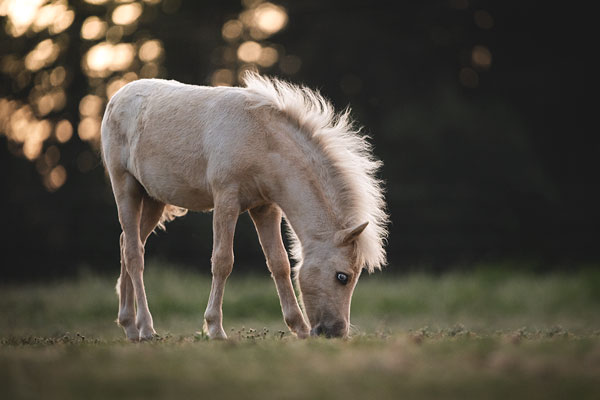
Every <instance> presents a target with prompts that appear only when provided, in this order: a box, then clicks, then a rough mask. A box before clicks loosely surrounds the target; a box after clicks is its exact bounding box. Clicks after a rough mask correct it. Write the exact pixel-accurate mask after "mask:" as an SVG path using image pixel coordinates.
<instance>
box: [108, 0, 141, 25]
mask: <svg viewBox="0 0 600 400" xmlns="http://www.w3.org/2000/svg"><path fill="white" fill-rule="evenodd" d="M140 15H142V5H141V4H139V3H130V4H123V5H120V6H118V7H117V8H115V10H114V11H113V13H112V20H113V22H114V23H115V24H117V25H130V24H133V23H134V22H135V21H137V19H138V18H139V17H140Z"/></svg>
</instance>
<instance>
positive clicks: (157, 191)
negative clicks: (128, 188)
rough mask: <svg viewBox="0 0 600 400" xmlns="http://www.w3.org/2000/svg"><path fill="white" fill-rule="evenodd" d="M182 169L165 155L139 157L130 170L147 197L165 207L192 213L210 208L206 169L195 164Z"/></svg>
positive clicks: (201, 163)
mask: <svg viewBox="0 0 600 400" xmlns="http://www.w3.org/2000/svg"><path fill="white" fill-rule="evenodd" d="M193 164H194V165H191V166H190V165H189V162H188V163H186V164H185V165H183V163H182V161H181V160H177V159H175V158H173V157H169V156H168V154H164V153H163V154H157V155H155V156H153V157H139V158H138V161H137V162H136V163H135V167H134V168H132V169H133V170H134V171H133V173H134V175H135V177H136V179H137V180H138V181H139V182H140V183H141V184H142V186H143V187H144V188H145V189H146V192H148V194H149V195H150V196H151V197H153V198H155V199H157V200H160V201H161V202H163V203H166V204H173V205H175V206H178V207H183V208H187V209H189V210H195V211H207V210H210V209H212V208H213V196H212V193H211V191H210V186H209V185H208V182H207V181H206V165H205V163H204V162H203V160H196V161H195V162H194V163H193Z"/></svg>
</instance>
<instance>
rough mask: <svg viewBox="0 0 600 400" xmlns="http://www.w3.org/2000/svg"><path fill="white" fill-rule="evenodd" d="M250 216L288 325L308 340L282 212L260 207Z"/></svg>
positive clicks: (275, 208)
mask: <svg viewBox="0 0 600 400" xmlns="http://www.w3.org/2000/svg"><path fill="white" fill-rule="evenodd" d="M250 216H251V217H252V220H253V221H254V226H255V227H256V232H257V233H258V237H259V239H260V245H261V246H262V249H263V252H264V253H265V257H266V259H267V266H268V268H269V270H270V271H271V275H272V276H273V280H274V281H275V286H276V287H277V294H278V295H279V301H280V302H281V310H282V312H283V318H284V320H285V323H286V324H287V326H288V327H289V328H290V330H291V331H292V332H294V333H295V334H296V335H297V336H298V337H299V338H302V339H303V338H306V337H308V335H309V329H308V325H307V324H306V322H305V321H304V317H303V316H302V311H300V307H299V306H298V300H297V299H296V295H295V294H294V287H293V286H292V280H291V276H290V273H291V270H290V261H289V259H288V256H287V252H286V251H285V247H284V245H283V240H282V238H281V209H280V208H279V207H277V206H275V205H266V206H261V207H257V208H253V209H251V210H250Z"/></svg>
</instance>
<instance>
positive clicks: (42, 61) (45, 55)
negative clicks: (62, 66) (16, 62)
mask: <svg viewBox="0 0 600 400" xmlns="http://www.w3.org/2000/svg"><path fill="white" fill-rule="evenodd" d="M59 53H60V47H59V46H58V45H57V44H56V43H54V42H53V41H52V39H46V40H42V41H41V42H39V43H38V45H37V46H35V48H34V49H33V50H31V51H30V52H29V54H27V56H26V57H25V67H26V68H27V69H28V70H30V71H37V70H39V69H41V68H43V67H45V66H47V65H50V64H52V63H53V62H54V61H56V58H57V57H58V54H59Z"/></svg>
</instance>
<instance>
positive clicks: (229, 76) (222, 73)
mask: <svg viewBox="0 0 600 400" xmlns="http://www.w3.org/2000/svg"><path fill="white" fill-rule="evenodd" d="M210 80H211V84H212V85H213V86H231V85H233V72H231V71H230V70H228V69H218V70H216V71H215V72H213V74H212V77H211V79H210Z"/></svg>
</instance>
